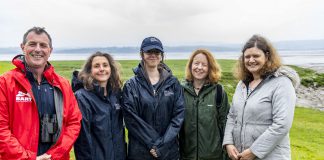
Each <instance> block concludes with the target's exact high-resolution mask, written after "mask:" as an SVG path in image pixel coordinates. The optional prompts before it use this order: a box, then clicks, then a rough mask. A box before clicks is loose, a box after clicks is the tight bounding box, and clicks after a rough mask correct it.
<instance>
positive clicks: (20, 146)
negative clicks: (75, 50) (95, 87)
mask: <svg viewBox="0 0 324 160" xmlns="http://www.w3.org/2000/svg"><path fill="white" fill-rule="evenodd" d="M21 49H22V51H23V55H17V56H16V57H15V58H14V59H13V60H12V63H13V64H14V65H15V66H16V68H15V69H13V70H11V71H9V72H7V73H4V74H3V75H1V76H0V157H1V158H2V159H33V160H34V159H37V160H56V159H59V160H62V159H63V160H68V159H69V152H70V150H71V148H72V145H73V143H74V141H75V140H76V138H77V137H78V134H79V131H80V121H81V118H82V117H81V113H80V110H79V108H78V104H77V101H76V99H75V97H74V95H73V92H72V89H71V87H70V86H71V85H70V84H69V81H68V80H66V79H65V78H63V77H61V76H59V75H58V74H56V73H55V71H54V68H53V66H52V65H51V64H50V63H49V62H48V58H49V56H50V55H51V52H52V50H53V47H52V39H51V37H50V35H49V34H48V33H47V32H46V31H45V30H44V28H40V27H33V28H31V29H29V30H28V31H27V32H26V33H25V35H24V37H23V42H22V44H21Z"/></svg>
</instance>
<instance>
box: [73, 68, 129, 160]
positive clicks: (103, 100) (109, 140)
mask: <svg viewBox="0 0 324 160" xmlns="http://www.w3.org/2000/svg"><path fill="white" fill-rule="evenodd" d="M76 75H77V72H75V73H74V78H73V80H72V87H73V91H76V90H77V91H76V92H75V96H76V99H77V101H78V104H79V107H80V110H81V113H82V126H81V131H80V135H79V137H78V139H77V140H76V142H75V144H74V152H75V156H76V159H77V160H83V159H84V160H124V159H126V143H125V139H124V137H125V134H124V126H123V117H122V111H121V107H120V103H119V100H120V97H121V93H120V91H119V92H113V91H111V90H108V96H107V97H105V96H104V94H103V93H104V91H103V88H102V87H100V86H98V85H95V84H94V89H93V90H91V91H87V90H85V89H84V88H83V87H82V88H80V87H81V86H82V83H81V82H80V81H79V80H77V79H76ZM79 88H80V89H79ZM108 89H109V87H108Z"/></svg>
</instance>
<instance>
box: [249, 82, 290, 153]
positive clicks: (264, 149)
mask: <svg viewBox="0 0 324 160" xmlns="http://www.w3.org/2000/svg"><path fill="white" fill-rule="evenodd" d="M279 78H282V81H279V84H278V86H277V87H276V89H275V91H274V93H273V96H272V102H271V103H272V120H273V122H272V125H270V126H269V128H268V129H267V130H266V131H265V132H264V133H263V134H261V135H260V136H259V137H258V138H257V139H256V140H255V141H254V143H253V144H252V146H251V147H250V149H251V151H252V153H253V154H255V155H256V156H257V157H258V158H260V159H263V158H264V157H265V156H266V155H267V154H269V153H270V152H271V151H272V150H273V149H274V148H275V147H276V145H277V144H278V143H280V141H281V140H282V139H283V138H284V137H285V136H287V134H288V133H289V130H290V128H291V125H292V122H293V117H294V110H295V103H296V94H295V90H294V87H293V86H292V83H291V81H290V80H289V79H288V78H286V77H279Z"/></svg>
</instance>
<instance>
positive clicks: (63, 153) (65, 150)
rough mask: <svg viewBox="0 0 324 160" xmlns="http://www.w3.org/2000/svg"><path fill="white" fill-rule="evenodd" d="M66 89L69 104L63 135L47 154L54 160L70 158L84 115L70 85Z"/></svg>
mask: <svg viewBox="0 0 324 160" xmlns="http://www.w3.org/2000/svg"><path fill="white" fill-rule="evenodd" d="M67 83H68V82H67ZM65 87H67V88H65V89H64V90H65V91H66V92H67V93H66V94H63V95H65V97H63V99H65V101H67V103H64V107H63V108H64V110H67V111H64V118H63V125H62V131H61V135H60V137H59V139H58V141H57V142H56V143H55V144H54V145H53V146H52V147H51V148H50V149H49V150H48V151H47V152H46V153H47V154H50V155H52V157H51V159H52V160H59V159H65V158H66V157H69V152H70V150H71V149H72V146H73V144H74V142H75V140H76V139H77V137H78V135H79V132H80V128H81V119H82V115H81V112H80V110H79V107H78V103H77V101H76V99H75V96H74V94H73V92H72V88H71V87H70V85H69V84H67V85H66V86H65ZM65 114H66V115H65Z"/></svg>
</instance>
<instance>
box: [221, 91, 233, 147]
mask: <svg viewBox="0 0 324 160" xmlns="http://www.w3.org/2000/svg"><path fill="white" fill-rule="evenodd" d="M222 97H223V98H222V103H221V106H220V108H219V110H218V125H219V130H220V135H221V139H222V141H223V139H224V132H225V125H226V120H227V118H226V117H227V115H228V111H229V109H230V105H229V103H228V98H227V93H226V92H225V90H224V89H223V93H222Z"/></svg>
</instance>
